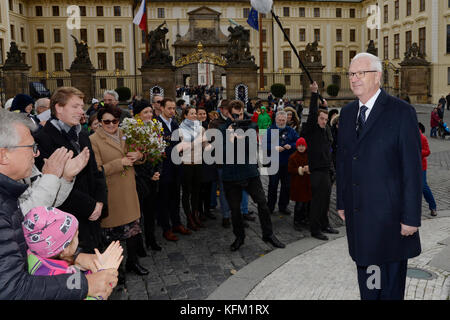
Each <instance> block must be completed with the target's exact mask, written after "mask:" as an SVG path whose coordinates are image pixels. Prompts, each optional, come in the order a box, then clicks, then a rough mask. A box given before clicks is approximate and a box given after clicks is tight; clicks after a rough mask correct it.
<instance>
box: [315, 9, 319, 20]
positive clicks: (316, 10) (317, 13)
mask: <svg viewBox="0 0 450 320" xmlns="http://www.w3.org/2000/svg"><path fill="white" fill-rule="evenodd" d="M314 18H320V8H314Z"/></svg>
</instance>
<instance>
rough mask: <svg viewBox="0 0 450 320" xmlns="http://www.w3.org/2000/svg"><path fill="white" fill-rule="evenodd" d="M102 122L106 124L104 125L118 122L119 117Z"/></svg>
mask: <svg viewBox="0 0 450 320" xmlns="http://www.w3.org/2000/svg"><path fill="white" fill-rule="evenodd" d="M102 123H103V124H106V125H108V124H111V123H112V124H118V123H119V119H114V120H102Z"/></svg>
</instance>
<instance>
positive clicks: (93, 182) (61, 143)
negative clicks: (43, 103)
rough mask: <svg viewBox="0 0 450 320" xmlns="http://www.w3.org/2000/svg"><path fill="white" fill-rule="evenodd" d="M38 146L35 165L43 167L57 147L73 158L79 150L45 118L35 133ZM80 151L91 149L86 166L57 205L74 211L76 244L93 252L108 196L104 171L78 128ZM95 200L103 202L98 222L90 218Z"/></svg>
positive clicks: (86, 137)
mask: <svg viewBox="0 0 450 320" xmlns="http://www.w3.org/2000/svg"><path fill="white" fill-rule="evenodd" d="M35 140H36V142H37V143H38V145H39V151H40V155H39V157H38V158H36V166H37V167H38V168H39V169H40V170H42V166H43V165H44V159H46V158H48V157H50V155H51V154H52V153H53V152H54V151H55V150H56V149H58V148H60V147H66V148H67V149H69V150H72V151H73V153H74V157H75V156H77V155H78V152H77V151H76V149H75V148H74V146H73V145H72V144H71V143H70V141H69V139H67V138H66V137H65V136H64V135H63V134H62V133H61V132H60V131H59V130H58V129H57V128H55V126H54V125H53V124H51V123H50V121H47V123H46V124H45V126H44V128H42V129H41V130H39V132H37V134H36V136H35ZM79 143H80V147H81V150H83V149H84V147H88V148H89V151H90V157H89V162H88V164H87V165H86V167H85V168H84V169H83V170H82V171H81V172H80V173H79V174H78V175H77V177H76V180H75V183H74V186H73V189H72V191H71V192H70V194H69V196H68V197H67V199H66V201H64V203H63V204H62V205H61V206H60V207H59V209H61V210H62V211H66V212H68V213H71V214H73V215H74V216H75V217H76V218H77V219H78V222H79V235H78V237H79V241H80V242H79V244H80V245H79V246H80V248H82V249H83V251H84V252H92V253H93V249H94V248H98V247H99V245H100V240H101V238H100V233H101V230H100V224H99V220H100V219H101V218H102V217H104V215H105V214H106V206H107V196H106V192H107V189H106V181H105V176H104V175H103V172H100V171H99V170H98V169H97V163H96V161H95V155H94V151H93V150H92V146H91V142H90V140H89V136H88V135H87V134H86V133H85V132H84V131H81V132H80V135H79ZM97 202H102V203H103V208H104V210H103V213H102V217H100V219H98V220H97V221H90V220H88V218H89V217H90V216H91V214H92V212H93V211H94V209H95V205H96V204H97Z"/></svg>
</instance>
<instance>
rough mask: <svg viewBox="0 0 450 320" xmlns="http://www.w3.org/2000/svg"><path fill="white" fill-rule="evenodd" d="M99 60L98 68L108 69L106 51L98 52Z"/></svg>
mask: <svg viewBox="0 0 450 320" xmlns="http://www.w3.org/2000/svg"><path fill="white" fill-rule="evenodd" d="M97 61H98V69H99V70H106V67H107V64H106V52H98V53H97Z"/></svg>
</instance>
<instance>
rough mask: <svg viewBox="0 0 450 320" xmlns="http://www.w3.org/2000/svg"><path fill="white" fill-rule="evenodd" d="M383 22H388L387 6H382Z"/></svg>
mask: <svg viewBox="0 0 450 320" xmlns="http://www.w3.org/2000/svg"><path fill="white" fill-rule="evenodd" d="M383 19H384V20H383V22H384V23H388V22H389V5H387V4H386V5H384V15H383Z"/></svg>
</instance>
